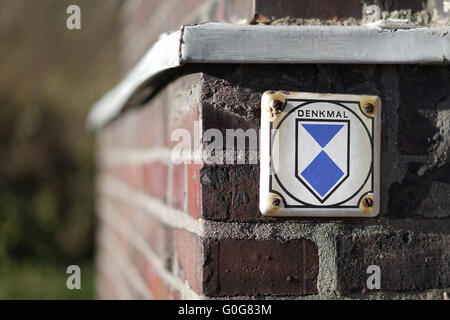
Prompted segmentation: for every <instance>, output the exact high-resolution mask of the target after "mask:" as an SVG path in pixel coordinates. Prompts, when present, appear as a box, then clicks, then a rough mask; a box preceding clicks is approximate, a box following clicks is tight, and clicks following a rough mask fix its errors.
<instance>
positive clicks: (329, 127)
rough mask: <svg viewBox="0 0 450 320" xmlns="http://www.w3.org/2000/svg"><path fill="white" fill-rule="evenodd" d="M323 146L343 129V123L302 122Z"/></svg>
mask: <svg viewBox="0 0 450 320" xmlns="http://www.w3.org/2000/svg"><path fill="white" fill-rule="evenodd" d="M302 126H303V128H305V129H306V131H308V132H309V134H310V135H311V136H312V137H313V138H314V140H316V141H317V143H318V144H320V146H321V147H322V148H324V147H325V146H326V145H327V144H328V142H330V140H331V139H333V137H334V136H335V135H336V134H337V133H338V132H339V130H341V129H342V127H343V126H344V125H343V124H302Z"/></svg>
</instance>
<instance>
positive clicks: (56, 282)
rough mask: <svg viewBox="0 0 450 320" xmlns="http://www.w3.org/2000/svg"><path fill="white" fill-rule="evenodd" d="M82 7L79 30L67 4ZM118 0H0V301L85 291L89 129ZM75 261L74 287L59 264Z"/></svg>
mask: <svg viewBox="0 0 450 320" xmlns="http://www.w3.org/2000/svg"><path fill="white" fill-rule="evenodd" d="M71 4H77V5H79V6H80V8H81V26H82V29H81V30H73V31H72V30H68V29H67V28H66V19H67V17H68V15H67V14H66V8H67V7H68V6H69V5H71ZM119 20H120V1H116V0H101V1H99V0H85V1H76V0H72V1H65V0H39V1H36V0H0V143H1V145H0V172H1V174H0V299H80V298H81V299H90V298H94V297H95V291H94V231H95V213H94V202H93V200H94V172H95V164H94V163H95V162H94V135H93V134H92V133H90V132H88V131H87V130H86V126H85V120H86V115H87V112H88V110H89V108H90V106H91V105H92V103H94V102H95V101H96V100H97V99H99V98H100V96H101V95H102V94H103V93H105V92H106V91H107V90H108V89H110V88H111V87H112V86H114V85H115V84H116V83H117V82H118V81H119V76H120V75H119V72H120V70H119V67H120V66H119V64H120V61H119V54H118V52H119V41H118V40H119V34H120V21H119ZM71 264H77V265H79V266H80V267H81V287H82V289H81V290H68V289H67V287H66V279H67V277H68V275H67V274H66V268H67V266H68V265H71Z"/></svg>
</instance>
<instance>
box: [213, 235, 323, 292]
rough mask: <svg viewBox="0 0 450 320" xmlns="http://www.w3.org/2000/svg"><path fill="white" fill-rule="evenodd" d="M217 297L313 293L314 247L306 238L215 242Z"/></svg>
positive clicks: (317, 262)
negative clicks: (217, 254)
mask: <svg viewBox="0 0 450 320" xmlns="http://www.w3.org/2000/svg"><path fill="white" fill-rule="evenodd" d="M219 257H220V261H219V263H218V270H217V272H219V273H220V275H219V288H220V289H219V292H218V295H221V296H223V295H224V296H234V295H299V296H302V295H311V294H317V276H318V273H319V256H318V249H317V246H316V244H315V243H314V242H312V241H309V240H306V239H296V240H289V241H279V240H233V239H224V240H221V241H220V242H219Z"/></svg>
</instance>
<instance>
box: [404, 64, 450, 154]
mask: <svg viewBox="0 0 450 320" xmlns="http://www.w3.org/2000/svg"><path fill="white" fill-rule="evenodd" d="M399 78H400V79H399V93H400V106H399V109H398V138H397V146H398V149H399V150H400V151H401V152H402V153H405V154H427V153H428V152H429V151H431V150H430V148H432V147H433V145H434V144H436V142H437V141H436V134H437V133H438V132H439V128H437V124H436V116H437V110H436V106H437V104H438V103H439V102H440V101H443V100H445V99H446V98H447V96H448V88H450V72H449V69H448V68H439V67H438V66H426V67H423V66H421V67H417V66H414V67H412V66H402V67H401V68H400V71H399Z"/></svg>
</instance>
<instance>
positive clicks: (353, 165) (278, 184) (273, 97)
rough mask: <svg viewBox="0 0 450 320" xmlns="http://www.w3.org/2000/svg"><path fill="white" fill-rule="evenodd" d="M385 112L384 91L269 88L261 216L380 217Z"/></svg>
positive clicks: (263, 131)
mask: <svg viewBox="0 0 450 320" xmlns="http://www.w3.org/2000/svg"><path fill="white" fill-rule="evenodd" d="M380 116H381V100H380V98H379V97H377V96H364V95H343V94H319V93H303V92H302V93H300V92H285V91H283V92H279V91H267V92H265V93H264V94H263V96H262V101H261V149H260V151H261V154H260V163H261V177H260V210H261V212H262V214H264V215H267V216H303V217H374V216H376V215H378V212H379V208H380V196H379V193H380V192H379V189H380V132H381V118H380Z"/></svg>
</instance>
